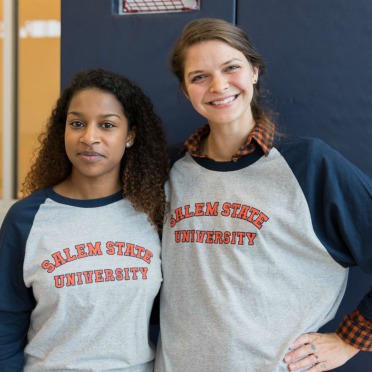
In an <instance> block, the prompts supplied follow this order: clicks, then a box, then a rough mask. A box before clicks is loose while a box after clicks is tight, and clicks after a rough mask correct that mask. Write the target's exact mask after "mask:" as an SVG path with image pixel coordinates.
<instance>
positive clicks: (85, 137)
mask: <svg viewBox="0 0 372 372" xmlns="http://www.w3.org/2000/svg"><path fill="white" fill-rule="evenodd" d="M80 141H81V142H83V143H85V144H86V145H92V144H93V143H97V142H99V129H98V128H97V127H96V126H95V125H94V124H88V125H87V126H86V127H85V129H84V131H83V133H82V135H81V138H80Z"/></svg>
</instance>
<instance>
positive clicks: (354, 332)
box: [315, 142, 372, 351]
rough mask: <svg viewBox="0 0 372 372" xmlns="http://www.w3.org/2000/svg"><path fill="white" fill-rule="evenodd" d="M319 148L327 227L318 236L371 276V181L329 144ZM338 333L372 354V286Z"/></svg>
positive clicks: (346, 262) (339, 257)
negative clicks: (321, 148)
mask: <svg viewBox="0 0 372 372" xmlns="http://www.w3.org/2000/svg"><path fill="white" fill-rule="evenodd" d="M319 146H321V147H323V150H322V151H319V152H320V153H324V154H325V155H324V157H323V158H322V161H321V163H320V164H318V173H319V174H318V175H317V177H315V178H316V179H318V180H319V185H318V187H319V190H321V191H318V192H320V193H321V195H320V199H319V200H322V203H321V204H322V205H321V206H322V208H319V209H318V212H317V213H318V217H319V220H320V221H321V225H322V226H323V227H324V230H323V231H321V230H322V229H323V228H321V227H319V226H318V232H319V235H320V236H321V239H322V241H323V242H325V245H326V247H327V249H328V251H329V253H330V254H331V255H332V256H333V258H334V259H335V260H336V261H337V262H339V263H340V264H341V265H342V266H344V267H351V266H358V267H359V268H360V269H361V270H363V271H364V272H366V273H368V274H372V239H371V238H372V179H371V178H370V177H368V176H367V175H366V174H364V173H363V172H362V171H361V170H360V169H359V168H357V167H356V166H355V165H354V164H352V163H351V162H349V161H348V160H347V159H346V158H344V157H343V156H342V155H341V154H339V153H338V152H337V151H335V150H333V149H332V148H330V147H329V146H328V145H326V144H324V143H322V142H321V143H320V144H319ZM319 150H320V149H319ZM320 183H321V184H322V185H320ZM323 213H324V215H323V216H320V215H321V214H323ZM336 333H337V334H338V335H339V337H341V338H342V339H343V340H344V341H345V342H346V343H348V344H350V345H352V346H354V347H356V348H358V349H360V350H364V351H372V287H371V289H370V291H369V292H368V293H367V294H366V295H365V296H364V298H363V299H362V300H361V301H360V303H359V305H358V306H357V309H355V310H354V311H353V312H352V313H350V314H348V315H346V316H345V317H344V319H343V321H342V322H341V324H340V325H339V326H338V328H337V330H336Z"/></svg>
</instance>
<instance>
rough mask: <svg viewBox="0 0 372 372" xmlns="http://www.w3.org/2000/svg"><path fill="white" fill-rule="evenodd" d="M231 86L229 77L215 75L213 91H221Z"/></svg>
mask: <svg viewBox="0 0 372 372" xmlns="http://www.w3.org/2000/svg"><path fill="white" fill-rule="evenodd" d="M228 87H229V83H228V81H227V79H226V78H225V77H224V76H223V75H215V76H214V77H213V79H212V83H211V86H210V92H211V93H220V92H223V91H224V90H226V89H227V88H228Z"/></svg>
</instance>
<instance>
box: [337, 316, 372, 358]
mask: <svg viewBox="0 0 372 372" xmlns="http://www.w3.org/2000/svg"><path fill="white" fill-rule="evenodd" d="M336 333H337V335H338V336H339V337H340V338H341V339H342V340H344V341H345V342H346V343H347V344H349V345H351V346H354V347H356V348H357V349H359V350H363V351H372V321H370V320H368V319H366V318H365V317H364V316H363V315H362V314H361V313H360V312H359V310H358V309H357V310H354V311H353V312H352V313H350V314H348V315H346V316H345V318H344V319H343V321H342V323H341V324H340V325H339V326H338V328H337V330H336Z"/></svg>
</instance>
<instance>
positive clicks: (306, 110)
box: [236, 0, 372, 372]
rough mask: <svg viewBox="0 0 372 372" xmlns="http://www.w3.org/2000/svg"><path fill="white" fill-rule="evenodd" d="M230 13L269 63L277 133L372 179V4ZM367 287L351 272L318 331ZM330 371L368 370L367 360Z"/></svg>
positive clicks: (331, 1) (293, 5)
mask: <svg viewBox="0 0 372 372" xmlns="http://www.w3.org/2000/svg"><path fill="white" fill-rule="evenodd" d="M236 9H237V18H236V22H237V24H238V25H239V26H240V27H241V28H243V29H244V30H245V31H246V32H247V34H248V35H249V37H250V39H251V41H252V43H253V45H254V46H255V47H256V49H257V50H258V51H259V52H260V53H261V55H262V56H263V57H264V59H265V61H266V63H267V70H268V71H267V75H266V77H265V79H264V86H265V88H266V89H267V90H268V92H269V98H270V101H271V103H272V105H273V107H274V108H276V110H277V112H278V114H279V124H280V125H281V127H282V129H283V131H285V132H287V133H290V134H295V135H301V136H312V137H320V138H322V139H324V140H325V141H326V142H327V143H329V144H331V145H332V146H333V147H335V148H336V149H338V150H339V151H340V152H341V153H342V154H343V155H344V156H346V157H347V158H348V159H349V160H351V161H352V162H353V163H355V164H356V165H357V166H359V167H360V168H361V169H362V170H363V171H364V172H365V173H367V174H368V175H369V176H372V160H371V159H372V146H371V145H370V143H371V138H372V90H371V86H372V22H371V17H372V2H371V1H369V0H353V1H349V0H327V1H324V0H280V1H277V0H237V4H236ZM309 285H311V283H309ZM370 285H371V276H369V275H367V274H364V273H362V272H361V271H360V270H359V269H355V268H354V269H352V270H351V272H350V279H349V284H348V288H347V291H346V294H345V297H344V300H343V302H342V304H341V306H340V309H339V311H338V313H337V314H336V317H335V319H334V320H333V321H331V322H330V323H329V324H327V325H326V326H325V327H324V329H323V330H325V331H329V332H332V331H334V330H335V327H336V326H337V324H338V323H339V322H340V321H341V320H342V318H343V315H345V314H346V313H348V312H350V311H351V310H353V309H354V308H355V307H356V306H357V305H358V303H359V301H360V300H361V298H362V296H363V295H364V294H365V293H366V292H367V291H368V290H369V288H370ZM304 296H306V291H305V293H304ZM309 306H316V304H312V303H309ZM336 370H337V371H338V372H351V371H352V372H366V371H372V353H359V354H358V355H357V356H356V357H355V358H353V359H352V360H350V361H349V362H348V363H346V364H345V365H344V366H343V367H340V368H337V369H336ZM336 370H335V371H336Z"/></svg>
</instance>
